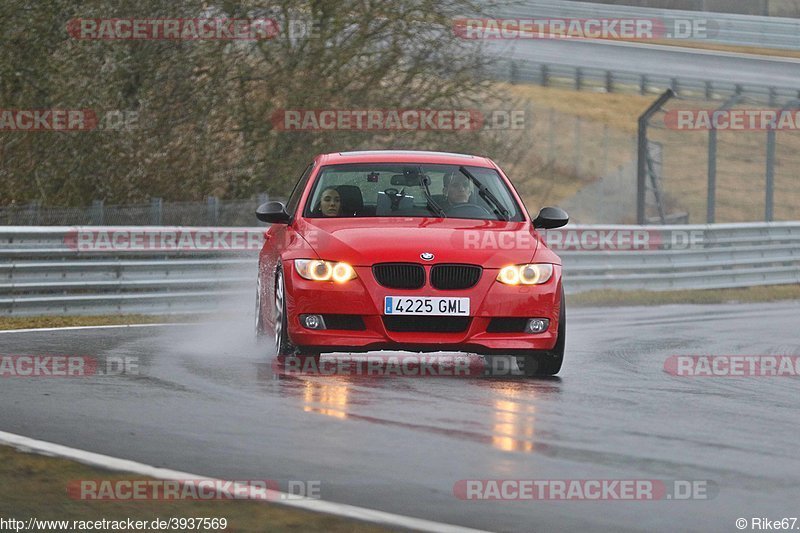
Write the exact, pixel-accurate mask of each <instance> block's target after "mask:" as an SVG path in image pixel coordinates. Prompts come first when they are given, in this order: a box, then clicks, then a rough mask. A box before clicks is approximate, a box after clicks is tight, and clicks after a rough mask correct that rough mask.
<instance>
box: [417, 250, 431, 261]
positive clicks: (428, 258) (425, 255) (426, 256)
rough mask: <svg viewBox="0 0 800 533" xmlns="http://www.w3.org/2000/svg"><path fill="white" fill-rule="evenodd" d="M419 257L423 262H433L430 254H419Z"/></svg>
mask: <svg viewBox="0 0 800 533" xmlns="http://www.w3.org/2000/svg"><path fill="white" fill-rule="evenodd" d="M419 256H420V257H421V258H422V259H424V260H425V261H433V254H432V253H430V252H424V253H421V254H419Z"/></svg>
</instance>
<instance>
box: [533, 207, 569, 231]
mask: <svg viewBox="0 0 800 533" xmlns="http://www.w3.org/2000/svg"><path fill="white" fill-rule="evenodd" d="M567 223H569V215H568V214H567V212H566V211H564V210H563V209H561V208H560V207H545V208H543V209H542V210H541V211H539V216H538V217H536V220H534V221H533V227H534V228H536V229H540V228H541V229H555V228H560V227H562V226H566V225H567Z"/></svg>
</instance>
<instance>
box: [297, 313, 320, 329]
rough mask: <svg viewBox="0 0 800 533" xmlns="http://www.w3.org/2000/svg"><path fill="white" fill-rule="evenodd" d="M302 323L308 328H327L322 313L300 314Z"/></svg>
mask: <svg viewBox="0 0 800 533" xmlns="http://www.w3.org/2000/svg"><path fill="white" fill-rule="evenodd" d="M300 323H301V324H303V327H305V328H307V329H325V321H324V320H323V319H322V315H300Z"/></svg>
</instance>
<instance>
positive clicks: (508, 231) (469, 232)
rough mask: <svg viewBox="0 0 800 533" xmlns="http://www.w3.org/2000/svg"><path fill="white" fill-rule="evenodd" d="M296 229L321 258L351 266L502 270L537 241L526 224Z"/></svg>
mask: <svg viewBox="0 0 800 533" xmlns="http://www.w3.org/2000/svg"><path fill="white" fill-rule="evenodd" d="M297 230H298V231H299V232H300V233H301V234H302V236H303V238H304V239H305V240H306V241H308V243H309V245H311V247H312V248H313V249H314V251H315V252H316V253H317V254H318V255H319V257H320V258H321V259H327V260H331V261H345V262H347V263H350V264H351V265H353V266H371V265H373V264H375V263H383V262H411V263H424V262H425V261H423V260H422V259H421V258H420V255H421V254H423V253H432V254H433V255H434V258H433V260H431V261H430V263H431V264H437V263H470V264H477V265H481V266H483V267H484V268H502V267H503V266H506V265H509V264H518V263H526V262H530V261H531V260H532V259H533V256H534V254H535V252H536V250H537V248H538V246H539V239H538V238H537V234H536V232H535V231H534V230H533V227H532V226H531V224H530V223H526V222H504V221H489V220H465V219H454V218H449V219H438V218H332V219H322V218H318V219H300V220H298V224H297Z"/></svg>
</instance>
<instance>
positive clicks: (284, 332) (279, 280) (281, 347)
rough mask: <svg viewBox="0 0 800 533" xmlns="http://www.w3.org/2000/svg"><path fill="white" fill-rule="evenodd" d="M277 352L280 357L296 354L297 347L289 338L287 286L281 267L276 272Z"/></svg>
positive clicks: (275, 333)
mask: <svg viewBox="0 0 800 533" xmlns="http://www.w3.org/2000/svg"><path fill="white" fill-rule="evenodd" d="M273 333H274V335H275V341H274V342H275V354H276V355H277V356H278V357H286V356H287V355H294V354H295V352H296V351H297V349H296V348H295V347H294V345H293V344H292V341H291V340H290V339H289V329H288V326H287V320H286V286H285V285H284V283H283V271H282V270H281V269H280V268H279V269H278V272H277V273H276V274H275V331H274V332H273Z"/></svg>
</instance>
